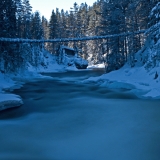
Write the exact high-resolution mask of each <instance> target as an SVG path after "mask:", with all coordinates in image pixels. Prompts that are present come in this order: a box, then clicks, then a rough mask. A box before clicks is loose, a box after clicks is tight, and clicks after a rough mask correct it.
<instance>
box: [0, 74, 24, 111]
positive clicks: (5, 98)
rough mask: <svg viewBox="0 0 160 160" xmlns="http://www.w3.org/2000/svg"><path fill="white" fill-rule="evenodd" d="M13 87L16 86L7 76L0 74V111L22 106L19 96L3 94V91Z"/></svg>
mask: <svg viewBox="0 0 160 160" xmlns="http://www.w3.org/2000/svg"><path fill="white" fill-rule="evenodd" d="M13 86H16V83H15V82H14V81H13V80H12V79H11V78H10V77H9V76H7V75H4V74H1V73H0V111H2V110H5V109H8V108H13V107H18V106H21V105H22V104H23V101H22V99H21V97H20V96H18V95H14V94H5V93H4V91H3V90H5V89H9V88H12V87H13Z"/></svg>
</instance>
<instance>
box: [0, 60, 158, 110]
mask: <svg viewBox="0 0 160 160" xmlns="http://www.w3.org/2000/svg"><path fill="white" fill-rule="evenodd" d="M103 67H104V65H103V64H99V65H96V66H89V67H88V69H92V68H103ZM67 70H74V71H75V70H77V69H76V68H75V67H68V68H67V67H65V66H63V65H58V64H53V63H52V65H50V66H49V67H48V68H46V69H44V68H43V67H40V68H37V69H33V68H32V67H29V71H30V72H27V73H26V74H24V75H23V77H21V76H17V77H14V78H13V77H12V76H11V77H12V78H11V77H9V76H7V75H4V74H2V73H0V111H1V110H4V109H7V108H12V107H17V106H21V105H22V104H23V101H22V99H21V97H20V96H18V95H14V94H8V93H7V92H5V91H7V90H13V89H15V88H20V87H21V86H22V85H23V83H24V79H25V80H26V79H28V80H31V79H33V78H36V77H38V78H40V77H42V78H44V76H41V75H40V74H38V72H64V71H67ZM156 72H157V73H158V75H160V68H158V67H157V68H154V69H152V70H150V71H147V70H146V69H145V68H144V67H143V66H142V67H134V68H131V67H129V66H127V65H125V66H124V67H123V68H121V69H120V70H118V71H113V72H110V73H108V74H104V75H102V76H100V77H90V78H89V79H87V80H85V81H84V82H85V83H90V82H94V83H96V84H98V85H99V86H100V87H106V88H110V89H125V90H126V91H128V92H132V93H134V94H135V95H137V96H138V97H140V98H154V99H159V98H160V77H158V78H157V79H155V74H156ZM13 79H14V80H13Z"/></svg>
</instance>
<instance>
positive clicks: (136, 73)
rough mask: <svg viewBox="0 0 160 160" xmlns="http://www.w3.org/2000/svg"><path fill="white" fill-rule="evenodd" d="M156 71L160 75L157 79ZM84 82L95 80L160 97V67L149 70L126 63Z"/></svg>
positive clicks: (106, 85) (135, 92) (147, 96)
mask: <svg viewBox="0 0 160 160" xmlns="http://www.w3.org/2000/svg"><path fill="white" fill-rule="evenodd" d="M156 72H157V74H158V75H159V76H158V77H157V78H156V79H155V75H156ZM84 82H85V83H86V82H87V83H89V82H94V83H97V84H99V86H100V87H107V88H110V89H127V90H130V92H132V93H134V94H135V95H137V96H138V97H143V98H154V99H159V98H160V67H155V68H153V69H151V70H150V71H147V70H146V69H145V68H144V67H143V66H142V67H134V68H131V67H129V66H128V65H125V66H124V67H123V68H121V69H119V70H117V71H112V72H110V73H107V74H104V75H102V76H100V77H91V78H89V79H87V80H85V81H84Z"/></svg>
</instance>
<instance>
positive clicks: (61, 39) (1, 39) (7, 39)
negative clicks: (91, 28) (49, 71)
mask: <svg viewBox="0 0 160 160" xmlns="http://www.w3.org/2000/svg"><path fill="white" fill-rule="evenodd" d="M146 31H147V30H140V31H137V32H127V33H121V34H113V35H106V36H92V37H90V36H88V37H82V38H57V39H48V40H44V39H43V40H37V39H22V38H0V42H12V43H45V42H51V43H54V42H73V41H89V40H98V39H109V38H115V37H127V36H130V35H137V34H143V33H145V32H146Z"/></svg>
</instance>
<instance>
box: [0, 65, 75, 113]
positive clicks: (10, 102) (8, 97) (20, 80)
mask: <svg viewBox="0 0 160 160" xmlns="http://www.w3.org/2000/svg"><path fill="white" fill-rule="evenodd" d="M68 70H74V71H75V70H77V69H76V67H65V66H64V65H58V64H57V63H50V65H48V67H47V68H44V67H39V68H36V69H35V68H33V67H32V66H29V67H28V71H27V72H23V73H22V74H19V75H16V76H15V75H11V74H2V73H0V111H2V110H5V109H8V108H14V107H19V106H21V105H22V104H23V100H22V98H21V97H20V96H19V95H15V94H11V93H9V91H12V90H14V89H17V88H21V87H22V86H23V84H24V83H25V82H26V81H31V80H32V79H36V78H50V77H46V76H42V75H41V74H39V73H40V72H45V73H46V72H65V71H68Z"/></svg>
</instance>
